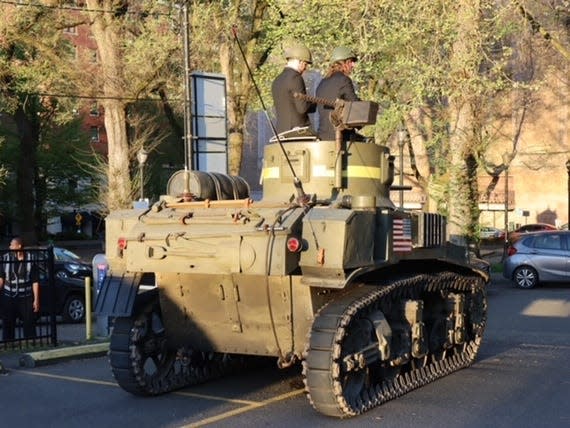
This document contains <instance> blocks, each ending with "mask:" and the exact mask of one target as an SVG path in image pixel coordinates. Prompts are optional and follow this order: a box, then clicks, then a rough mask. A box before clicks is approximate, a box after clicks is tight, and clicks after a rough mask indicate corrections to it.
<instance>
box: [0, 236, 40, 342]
mask: <svg viewBox="0 0 570 428" xmlns="http://www.w3.org/2000/svg"><path fill="white" fill-rule="evenodd" d="M10 250H12V251H10V252H8V253H6V254H5V255H4V257H3V258H2V268H1V272H0V292H1V294H2V306H3V307H2V335H3V337H2V339H3V340H4V341H10V340H14V339H15V334H14V333H15V327H16V319H17V318H18V317H19V318H20V319H21V320H22V323H23V324H24V337H26V338H34V337H36V327H35V314H36V313H38V312H39V311H40V284H39V272H38V267H37V265H36V263H34V262H33V261H32V259H31V257H30V254H29V253H27V252H26V251H24V244H23V241H22V238H20V237H18V236H17V237H14V238H13V239H12V241H11V242H10Z"/></svg>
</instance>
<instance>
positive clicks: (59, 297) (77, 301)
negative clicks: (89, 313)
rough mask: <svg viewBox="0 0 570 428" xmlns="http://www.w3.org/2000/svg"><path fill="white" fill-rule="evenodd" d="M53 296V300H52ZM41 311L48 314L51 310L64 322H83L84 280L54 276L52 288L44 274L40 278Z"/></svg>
mask: <svg viewBox="0 0 570 428" xmlns="http://www.w3.org/2000/svg"><path fill="white" fill-rule="evenodd" d="M54 297H55V300H54ZM40 301H41V312H42V314H43V315H49V314H50V313H51V311H52V302H54V303H53V304H55V307H54V308H53V310H54V311H55V314H56V315H60V316H61V317H62V319H63V321H64V322H75V323H77V322H83V321H84V320H85V312H86V308H85V281H84V280H81V279H76V278H54V289H53V290H52V289H51V287H50V285H49V281H48V280H47V277H46V276H43V275H41V278H40Z"/></svg>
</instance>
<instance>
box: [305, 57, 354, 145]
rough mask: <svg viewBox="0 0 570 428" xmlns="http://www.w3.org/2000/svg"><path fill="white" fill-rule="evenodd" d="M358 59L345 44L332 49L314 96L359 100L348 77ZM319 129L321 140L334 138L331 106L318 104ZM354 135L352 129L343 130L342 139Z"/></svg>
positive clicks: (347, 138) (318, 133)
mask: <svg viewBox="0 0 570 428" xmlns="http://www.w3.org/2000/svg"><path fill="white" fill-rule="evenodd" d="M357 60H358V58H357V56H356V55H355V54H354V52H353V51H352V50H351V49H350V48H347V47H346V46H339V47H337V48H335V50H333V52H332V55H331V65H330V66H329V69H328V71H327V74H326V75H325V77H324V79H323V80H321V82H320V83H319V86H318V87H317V92H316V96H317V97H318V98H325V99H328V100H337V99H340V100H345V101H360V99H359V98H358V96H357V95H356V92H355V90H354V85H353V83H352V79H351V78H350V77H349V76H350V74H351V73H352V70H353V69H354V66H355V63H356V61H357ZM318 112H319V130H318V132H317V135H318V137H319V138H320V139H321V140H334V139H335V128H334V125H333V123H332V122H331V117H330V115H331V113H332V112H333V108H332V107H330V106H324V105H319V106H318ZM355 135H356V132H355V131H354V130H344V131H343V136H342V138H343V140H349V139H351V138H352V137H354V136H355Z"/></svg>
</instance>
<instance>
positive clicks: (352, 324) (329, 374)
mask: <svg viewBox="0 0 570 428" xmlns="http://www.w3.org/2000/svg"><path fill="white" fill-rule="evenodd" d="M449 293H453V294H456V295H457V294H460V295H462V296H464V298H465V309H464V314H465V317H466V318H465V324H466V326H467V327H466V328H465V332H466V334H465V336H466V337H465V338H464V340H459V342H461V343H460V344H452V345H449V344H447V345H446V346H445V347H442V348H440V349H438V348H437V347H434V346H432V345H430V349H429V352H427V353H426V354H425V355H424V356H422V358H418V359H415V358H408V360H405V361H404V362H401V361H400V362H398V361H397V357H398V356H401V355H402V354H404V353H405V349H403V348H401V347H400V349H398V347H397V345H396V346H394V348H395V349H393V352H394V354H397V355H393V357H391V359H390V360H388V361H386V360H384V361H382V360H381V358H379V354H380V352H379V351H378V348H379V347H378V342H377V341H376V342H375V340H376V339H375V338H376V335H375V331H374V327H371V326H372V323H371V322H370V318H371V317H373V316H374V314H377V311H385V312H388V313H389V310H386V309H387V308H388V309H390V308H394V307H397V306H398V305H401V303H402V302H404V301H406V300H408V299H426V300H427V301H428V302H430V303H429V304H432V305H433V304H434V302H438V301H440V302H441V299H442V298H443V297H441V296H446V295H448V294H449ZM440 297H441V298H440ZM486 309H487V301H486V296H485V288H484V281H483V280H482V279H481V278H480V277H478V276H463V275H459V274H456V273H452V272H443V273H438V274H420V275H416V276H412V277H408V278H401V279H397V280H393V281H392V282H390V283H389V284H386V285H384V286H370V285H365V284H362V285H361V286H358V287H356V288H355V289H354V290H353V291H352V292H350V293H348V294H346V295H344V296H342V297H341V298H339V299H338V300H335V301H332V302H330V303H329V304H327V305H326V306H325V307H324V308H323V309H322V310H321V311H320V312H319V313H318V315H317V317H316V318H315V321H314V323H313V326H312V329H311V332H310V337H309V340H308V348H307V349H306V354H305V359H304V361H303V377H304V382H305V389H306V392H307V395H308V398H309V401H310V402H311V404H312V405H313V407H314V408H315V409H316V410H317V411H319V412H321V413H324V414H326V415H329V416H334V417H340V418H343V417H350V416H355V415H359V414H361V413H363V412H365V411H367V410H369V409H371V408H373V407H376V406H378V405H380V404H382V403H385V402H386V401H388V400H392V399H394V398H397V397H400V396H401V395H403V394H406V393H407V392H409V391H411V390H413V389H416V388H419V387H421V386H423V385H425V384H427V383H430V382H433V381H434V380H436V379H438V378H441V377H443V376H446V375H448V374H450V373H452V372H454V371H457V370H459V369H461V368H464V367H467V366H469V365H470V364H472V363H473V361H474V360H475V358H476V356H477V352H478V350H479V347H480V345H481V339H482V335H483V331H484V328H485V324H486ZM426 312H427V311H426ZM444 315H445V314H443V313H442V315H441V317H444ZM376 316H377V315H376ZM387 318H389V317H387ZM439 321H440V323H441V322H442V320H439ZM393 322H394V320H393V319H392V320H391V323H393ZM437 325H438V324H437V323H435V322H434V320H432V322H431V323H430V326H429V328H428V329H427V330H431V331H428V333H427V335H428V336H429V335H430V334H433V331H434V330H437V328H436V326H437ZM392 342H394V340H392ZM432 348H435V349H432ZM444 348H445V349H444ZM361 350H362V352H361ZM365 353H368V355H370V353H372V354H373V356H372V357H363V356H362V355H363V354H365ZM352 355H355V356H357V357H355V358H352V357H351V356H352ZM374 355H376V358H374ZM347 356H348V357H347ZM358 357H359V358H358ZM408 357H409V354H408ZM347 361H348V362H349V363H350V364H347ZM353 361H356V362H353ZM359 361H360V362H359Z"/></svg>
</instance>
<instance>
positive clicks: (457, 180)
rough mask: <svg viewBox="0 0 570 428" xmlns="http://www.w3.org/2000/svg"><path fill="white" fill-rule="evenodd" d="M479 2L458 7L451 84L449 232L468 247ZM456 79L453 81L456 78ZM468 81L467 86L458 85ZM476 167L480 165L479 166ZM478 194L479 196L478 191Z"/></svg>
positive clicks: (474, 176)
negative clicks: (472, 102) (454, 85)
mask: <svg viewBox="0 0 570 428" xmlns="http://www.w3.org/2000/svg"><path fill="white" fill-rule="evenodd" d="M479 7H480V5H479V1H478V0H461V1H459V2H458V3H457V4H456V13H457V15H456V16H457V20H456V25H457V28H458V36H457V41H456V42H455V44H454V46H453V53H452V57H451V76H450V77H451V84H452V85H453V84H454V83H457V86H456V87H453V86H452V89H453V93H452V96H451V97H450V100H449V117H450V118H451V120H453V123H451V129H452V130H451V134H450V167H449V204H448V210H449V211H448V215H449V218H448V233H449V239H450V241H451V242H452V243H456V244H459V245H461V244H465V242H466V239H465V238H466V237H467V236H469V225H470V223H471V220H472V218H473V215H474V213H473V206H475V207H476V206H477V200H475V201H474V200H473V198H474V197H475V198H476V197H477V196H476V195H474V194H473V188H474V186H475V189H476V185H477V184H476V183H473V180H475V181H476V179H477V174H476V172H474V171H473V162H469V159H471V158H472V157H473V147H474V146H475V144H476V141H474V133H473V126H475V125H474V122H475V115H474V113H475V112H474V111H473V109H472V104H471V101H472V100H471V97H474V96H476V95H475V94H472V93H471V92H472V91H473V88H472V87H470V86H471V85H475V83H474V81H475V77H476V76H477V74H478V65H479V62H478V59H477V58H478V52H477V49H478V46H479V44H478V43H477V41H478V29H479V16H480V9H479ZM454 78H455V79H456V81H455V82H453V79H454ZM461 81H463V82H467V84H466V86H463V85H462V84H461V83H458V82H461ZM475 168H476V165H475ZM475 193H477V192H476V191H475Z"/></svg>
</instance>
